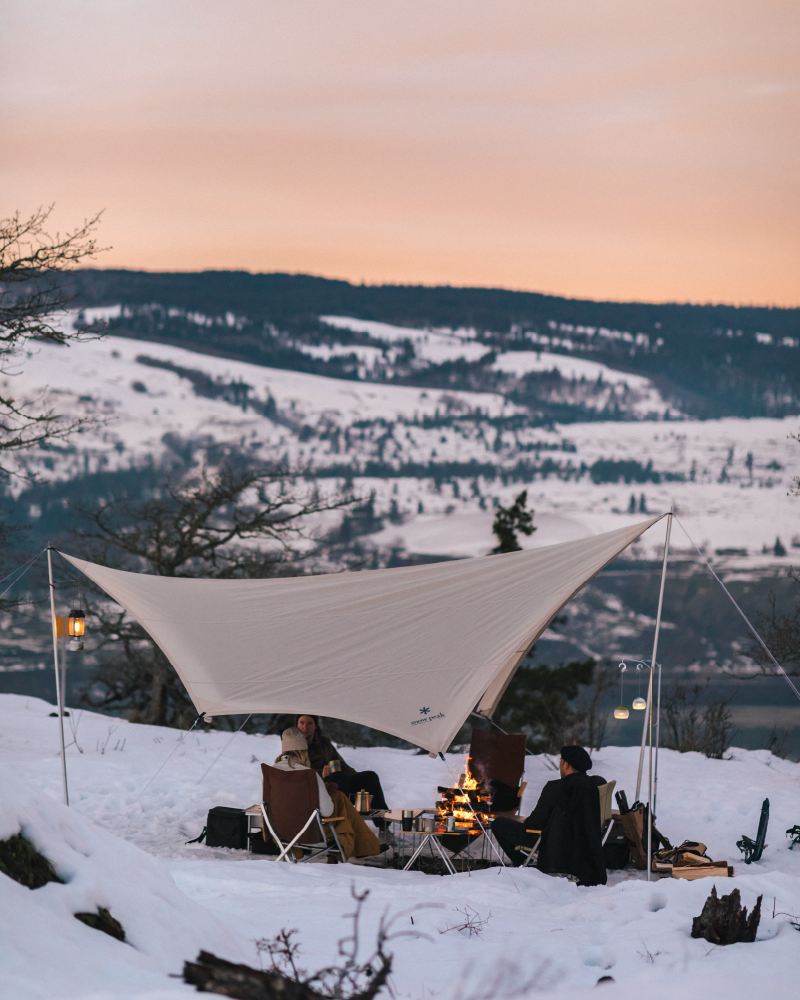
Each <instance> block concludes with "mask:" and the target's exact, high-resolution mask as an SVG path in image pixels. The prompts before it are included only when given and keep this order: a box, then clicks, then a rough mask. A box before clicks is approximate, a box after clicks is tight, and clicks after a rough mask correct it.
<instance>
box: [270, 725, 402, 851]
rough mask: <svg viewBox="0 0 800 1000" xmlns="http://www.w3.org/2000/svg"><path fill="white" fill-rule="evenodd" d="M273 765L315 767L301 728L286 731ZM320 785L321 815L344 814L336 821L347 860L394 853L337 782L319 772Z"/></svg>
mask: <svg viewBox="0 0 800 1000" xmlns="http://www.w3.org/2000/svg"><path fill="white" fill-rule="evenodd" d="M272 766H273V767H277V768H280V769H281V770H282V771H292V770H295V769H297V768H300V769H302V770H306V769H308V770H311V769H312V768H311V761H310V760H309V757H308V744H307V743H306V739H305V737H304V736H303V734H302V733H301V732H300V730H299V729H295V728H291V729H285V730H284V731H283V733H282V735H281V753H280V756H279V757H276V759H275V763H274V764H273V765H272ZM317 785H318V790H319V811H320V814H321V815H322V816H342V817H343V819H342V820H340V821H339V822H338V823H337V824H336V835H337V836H338V838H339V843H340V844H341V845H342V850H343V851H344V852H345V855H346V856H347V859H348V860H349V859H350V858H351V857H353V858H368V857H369V858H371V857H375V856H381V858H382V860H384V861H385V860H388V859H389V857H390V854H391V852H389V849H388V845H386V844H383V845H382V844H379V843H378V838H377V837H376V836H375V834H374V833H372V832H370V829H369V827H368V826H367V824H366V823H365V822H364V819H363V817H362V816H361V814H360V813H358V812H357V811H356V810H355V808H354V807H353V804H352V802H351V801H350V799H348V798H347V796H346V795H345V794H344V793H343V792H341V791H339V790H338V789H336V786H335V785H329V786H326V785H325V782H324V781H323V780H322V778H321V777H320V776H319V775H317ZM329 860H332V861H333V860H335V859H329Z"/></svg>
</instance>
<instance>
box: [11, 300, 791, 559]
mask: <svg viewBox="0 0 800 1000" xmlns="http://www.w3.org/2000/svg"><path fill="white" fill-rule="evenodd" d="M333 319H335V317H327V320H328V321H332V320H333ZM339 319H341V322H344V321H345V319H344V318H339ZM337 322H338V320H337ZM348 322H349V320H348ZM354 322H355V321H354ZM360 322H361V325H362V326H363V327H364V328H365V329H366V328H367V327H369V330H371V331H372V332H373V333H375V334H377V333H380V332H381V331H380V330H379V329H378V327H381V328H382V327H383V326H385V325H386V324H375V323H368V322H367V321H360ZM392 329H394V330H402V329H404V328H399V327H395V328H392ZM405 332H408V331H405ZM418 332H419V333H420V334H422V333H424V331H418ZM426 335H428V334H426ZM433 335H434V334H433V332H431V333H430V336H433ZM435 336H441V337H445V339H447V337H450V339H451V340H453V338H455V339H456V340H459V339H463V341H464V342H465V343H466V344H467V345H469V343H470V340H469V337H468V336H467V335H466V334H463V336H462V334H458V335H457V334H452V335H446V334H439V333H436V334H435ZM473 346H474V345H473ZM365 350H366V348H365ZM369 350H375V349H373V348H369ZM141 355H145V356H147V357H150V358H154V359H157V360H159V361H162V362H169V363H171V364H174V365H176V366H178V367H181V368H186V369H193V370H199V371H201V372H204V373H206V374H207V375H208V376H210V377H211V378H212V379H219V380H221V381H222V382H224V383H231V382H237V381H243V382H245V383H246V384H248V385H250V386H252V391H251V399H253V400H256V401H259V402H260V403H262V404H264V403H266V401H267V400H268V399H269V398H270V397H271V398H272V399H273V400H274V401H275V404H276V407H277V414H276V416H275V419H274V420H273V419H270V418H268V417H266V416H264V415H263V414H262V413H260V412H255V411H254V409H253V407H252V406H251V407H250V408H248V409H247V410H246V411H243V409H242V408H241V406H235V405H233V404H232V403H231V402H226V401H225V400H224V399H222V398H217V399H209V398H204V397H201V396H197V395H195V393H194V391H193V388H192V385H191V383H190V382H189V381H187V380H186V379H185V378H181V377H179V375H178V374H176V373H175V372H172V371H168V370H164V369H159V368H153V367H150V366H147V365H143V364H141V363H139V362H137V360H136V359H137V357H139V356H141ZM528 356H529V357H538V359H539V361H537V364H539V363H540V364H542V365H544V366H548V365H551V364H557V365H559V366H562V367H561V368H560V370H562V372H563V373H565V375H568V376H569V377H570V378H571V375H570V373H571V372H574V373H575V374H576V375H577V373H578V371H579V369H578V368H576V367H575V366H576V365H578V366H580V365H583V366H586V365H588V366H590V368H591V371H590V369H586V372H588V373H590V374H592V373H594V372H595V369H597V370H599V369H600V368H603V372H602V374H603V379H604V382H605V383H607V384H608V385H609V386H617V387H619V386H620V385H623V384H625V383H626V382H627V383H628V384H629V385H630V386H632V387H633V388H634V389H635V391H636V392H637V393H640V398H639V401H638V402H637V403H636V404H635V405H636V407H639V408H640V409H641V408H644V409H645V410H647V411H648V412H650V410H651V409H657V407H656V402H657V401H656V402H654V401H653V399H651V395H650V394H652V392H653V391H654V390H651V389H647V387H646V386H644V387H643V386H641V385H639V384H638V383H636V385H635V386H634V382H635V379H634V377H632V376H629V375H627V374H626V373H622V372H614V371H613V370H611V369H606V368H604V366H599V365H596V364H595V363H594V362H589V361H585V360H583V359H571V358H568V357H565V356H561V355H547V354H545V353H542V354H539V355H536V354H535V352H516V353H513V354H511V353H510V354H508V355H501V357H500V358H499V359H498V363H500V362H503V363H505V361H503V359H508V361H509V363H523V362H524V358H525V357H528ZM520 357H522V358H523V362H519V359H520ZM580 370H581V371H583V369H580ZM592 377H595V376H594V375H593V374H592ZM587 380H588V375H587ZM2 381H3V382H4V384H3V386H2V387H1V388H2V389H3V390H4V391H9V392H13V393H15V394H18V395H25V396H27V397H28V398H36V397H38V396H40V395H41V394H42V393H46V394H47V395H46V396H45V401H47V402H49V404H50V405H52V406H53V407H54V408H55V409H56V410H58V411H59V412H66V413H75V414H78V413H82V414H85V413H93V414H95V415H97V416H98V417H101V418H102V419H103V420H104V421H105V422H104V423H103V424H102V425H101V426H100V427H99V428H97V429H95V430H94V431H87V432H86V433H84V434H82V435H80V437H76V438H75V440H74V447H73V448H71V449H70V448H65V449H63V450H52V451H48V452H41V453H38V454H37V453H33V454H32V458H31V464H32V468H33V469H34V470H35V471H36V472H38V473H39V474H40V475H41V476H42V477H43V478H69V477H73V476H76V475H79V474H83V473H84V472H85V471H91V472H93V471H96V470H98V469H109V470H113V469H118V468H127V467H128V466H129V465H130V464H131V463H132V462H134V463H136V462H142V461H143V460H145V459H146V458H147V456H152V457H153V458H154V459H155V460H158V459H159V458H160V457H161V456H163V455H164V454H166V453H167V452H168V451H169V440H170V438H169V435H178V436H180V437H182V438H202V437H204V436H209V437H212V438H214V439H215V440H217V441H227V442H231V443H235V444H237V445H238V446H240V447H254V448H256V449H261V450H260V451H257V453H258V454H262V455H272V454H278V455H284V454H285V455H287V456H288V457H289V458H290V460H292V461H294V462H297V463H302V464H305V463H311V464H312V465H314V466H315V467H317V468H321V469H324V468H326V467H331V466H335V467H338V468H350V469H353V478H354V483H355V486H356V489H357V490H358V491H359V492H360V493H362V494H363V495H365V496H368V495H369V493H370V492H371V491H372V490H374V491H375V494H376V511H377V512H378V513H386V512H388V509H389V505H390V503H391V501H392V500H395V501H396V503H397V505H398V510H399V513H400V520H401V521H402V523H401V524H390V525H386V526H385V527H384V529H383V531H382V533H381V534H380V535H379V536H377V538H376V539H375V540H376V541H377V542H378V543H379V544H381V545H391V544H398V545H401V546H404V547H405V548H406V549H407V550H408V551H410V552H415V553H423V554H424V553H432V554H441V555H481V554H484V553H486V552H487V551H489V549H490V548H491V547H492V545H493V544H494V539H493V537H492V535H491V530H490V529H491V519H492V517H491V512H492V510H493V509H494V507H495V506H496V504H498V503H502V504H504V505H507V504H508V503H510V502H512V501H513V499H514V497H515V496H516V495H517V494H518V493H519V492H520V491H521V490H522V489H524V488H527V490H528V497H529V503H530V505H531V506H533V507H534V508H535V510H536V518H537V520H536V523H537V525H538V530H537V532H536V533H535V534H534V535H533V536H532V537H531V538H530V539H525V538H523V539H522V544H523V545H525V546H528V545H532V546H536V545H543V544H551V543H553V542H555V541H561V540H565V539H566V538H567V537H580V536H579V535H575V534H574V531H577V530H578V526H580V530H581V532H582V533H583V534H592V533H596V532H601V531H608V530H611V529H612V528H616V527H619V526H621V525H622V524H624V523H625V522H626V518H629V519H630V520H635V519H640V518H641V514H640V512H639V511H638V506H639V503H640V498H641V495H642V494H644V495H645V503H646V509H647V511H651V512H659V511H666V510H668V509H669V508H670V505H673V504H674V505H675V509H676V511H677V512H678V514H679V516H680V518H681V520H682V521H683V522H684V523H685V525H686V527H687V530H688V531H689V533H690V534H691V536H692V537H693V538H694V539H695V541H696V542H697V543H698V544H699V545H701V546H704V547H705V549H706V552H707V553H708V554H709V555H711V556H712V558H714V557H715V556H714V553H715V550H717V549H746V550H747V555H746V556H743V557H740V556H725V557H722V558H724V560H725V564H726V565H727V566H730V567H732V568H736V569H739V570H742V569H744V570H749V569H755V568H757V567H770V568H775V567H779V566H780V567H785V566H786V565H787V564H788V563H789V562H790V560H791V554H792V551H793V550H792V549H791V544H792V542H793V541H794V540H796V542H797V543H798V544H800V535H798V530H797V527H796V524H797V500H796V499H795V498H793V497H792V496H790V495H787V494H788V491H789V489H790V488H791V484H792V477H794V476H796V475H798V473H800V446H798V444H797V442H796V441H795V440H793V439H792V437H791V436H792V435H793V434H795V433H796V432H797V430H798V421H797V418H794V417H788V418H785V419H768V418H753V419H750V420H744V419H739V418H725V419H722V420H707V421H698V420H680V421H672V420H670V421H666V420H639V421H635V420H629V421H615V422H603V421H595V422H588V423H575V424H569V425H563V426H554V427H522V428H519V429H503V428H498V427H497V426H494V425H492V424H491V423H490V420H489V418H495V417H499V416H511V415H513V414H515V413H518V412H521V411H520V409H519V408H518V407H516V406H514V405H512V404H510V403H508V402H506V400H505V399H504V398H503V397H502V396H501V395H499V394H497V393H481V392H449V391H448V392H443V391H441V390H424V389H420V388H414V387H410V386H397V385H387V384H381V383H378V382H358V381H348V380H338V379H332V378H326V377H322V376H317V375H309V374H304V373H300V372H293V371H283V370H276V369H270V368H264V367H260V366H257V365H251V364H246V363H244V362H237V361H231V360H228V359H225V358H217V357H211V356H208V355H203V354H197V353H194V352H192V351H188V350H184V349H181V348H176V347H169V346H166V345H162V344H155V343H148V342H143V341H137V340H131V339H127V338H123V337H113V338H112V337H109V338H107V339H105V340H100V341H91V342H88V343H82V344H75V345H73V346H71V347H59V346H56V345H52V344H41V345H37V346H36V348H35V350H34V351H33V353H32V355H31V356H30V357H29V358H27V359H25V360H24V365H23V366H22V371H21V373H20V374H19V375H16V376H13V377H7V378H5V379H4V380H2ZM135 384H136V385H137V388H138V390H140V391H137V388H134V385H135ZM142 389H144V391H141V390H142ZM659 405H660V404H659ZM478 411H480V414H481V415H482V416H480V417H478V416H477V414H478ZM437 414H438V415H441V416H445V415H449V416H450V417H457V416H458V415H459V414H465V415H469V416H470V419H469V420H464V421H463V422H458V421H456V422H455V423H453V422H452V421H451V423H450V425H449V426H442V425H441V421H440V422H438V423H437V422H436V421H429V422H428V424H427V425H425V424H424V422H423V418H425V417H436V415H437ZM370 421H371V422H372V423H370ZM365 422H366V424H367V425H366V426H365ZM331 429H333V430H336V431H338V435H337V434H332V433H331ZM309 432H310V433H309ZM748 455H752V456H753V462H752V470H750V469H748V466H747V456H748ZM547 458H551V459H552V460H553V461H554V462H555V463H558V465H559V466H560V468H561V472H560V473H559V472H551V473H549V474H548V476H547V478H543V477H542V475H541V474H537V476H536V478H535V479H534V480H533V482H528V483H524V482H521V481H520V480H519V479H518V478H517V479H514V478H511V479H507V480H506V482H505V483H504V482H503V481H502V478H501V475H500V474H502V473H503V471H506V472H512V471H513V470H515V469H516V468H517V467H518V466H519V464H520V463H525V462H528V463H531V464H533V465H536V464H539V465H541V463H543V462H544V461H545V460H546V459H547ZM598 459H611V460H615V461H623V460H626V461H627V460H633V461H636V462H640V463H641V464H642V465H646V464H647V463H648V462H651V463H652V467H653V469H654V470H656V471H657V472H659V473H660V474H661V476H662V481H661V482H660V483H659V484H657V485H656V484H654V483H651V482H647V483H642V484H637V483H635V482H633V483H630V484H627V485H626V484H625V483H614V484H608V483H594V482H593V481H592V479H591V476H590V475H589V474H588V472H586V471H585V470H586V469H588V468H591V466H592V465H593V464H594V463H595V462H596V461H597V460H598ZM370 461H381V462H383V463H384V464H385V465H390V466H392V467H393V468H394V469H396V470H397V471H402V467H403V465H404V464H406V463H416V464H418V465H421V466H423V467H424V468H425V467H427V466H428V465H429V463H433V464H434V465H436V464H439V465H441V464H442V463H447V462H450V463H452V462H459V463H464V464H465V465H467V466H468V463H470V462H475V463H478V464H480V465H483V466H484V467H491V468H494V469H495V470H497V473H498V474H496V475H494V476H493V477H492V476H490V477H488V478H487V477H486V476H485V475H470V476H465V477H462V479H461V480H460V482H458V483H452V482H450V483H435V482H434V481H433V480H432V478H429V477H426V478H410V477H402V478H400V477H398V478H391V479H390V478H367V477H365V476H363V475H358V472H359V470H362V471H363V470H365V469H366V464H367V463H368V462H370ZM581 465H583V467H584V472H583V474H582V475H581V476H580V477H578V475H577V473H578V470H579V469H580V467H581ZM668 478H669V480H670V481H667V479H668ZM22 483H23V480H21V479H17V480H14V481H13V482H12V486H11V488H12V489H17V490H18V489H21V488H22ZM323 485H324V483H323ZM332 485H335V481H334V482H333V483H332ZM456 486H457V487H458V495H457V496H456ZM632 495H633V496H634V498H635V501H636V505H637V512H636V513H635V514H634V515H633V516H632V517H630V516H629V514H628V509H629V503H630V498H631V496H632ZM420 504H422V508H423V509H422V512H419V505H420ZM31 517H36V511H35V510H32V511H31ZM565 531H566V532H567V534H566V535H565V534H564V532H565ZM777 536H779V537H780V538H781V541H782V543H783V545H784V546H785V547H786V548H787V549H788V550H789V552H790V556H789V557H785V558H783V559H781V558H779V557H775V556H774V555H773V551H772V550H773V547H774V544H775V539H776V537H777ZM674 544H675V545H676V546H677V548H678V549H681V550H683V551H684V552H687V551H689V550H690V548H691V546H690V544H689V542H688V541H687V540H686V538H685V537H684V536H683V534H682V533H681V531H680V529H677V530H676V534H675V542H674ZM659 545H660V536H658V533H657V532H651V533H649V534H648V535H647V536H645V538H644V539H642V543H641V546H640V548H639V549H638V553H639V554H640V555H641V556H642V557H647V558H652V557H654V556H656V555H658V547H659Z"/></svg>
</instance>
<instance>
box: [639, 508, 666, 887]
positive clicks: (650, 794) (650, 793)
mask: <svg viewBox="0 0 800 1000" xmlns="http://www.w3.org/2000/svg"><path fill="white" fill-rule="evenodd" d="M671 528H672V510H671V509H670V512H669V514H668V515H667V534H666V538H665V539H664V561H663V563H662V566H661V587H660V589H659V592H658V611H657V612H656V630H655V635H654V636H653V656H652V659H651V660H650V683H649V684H648V686H647V711H646V713H645V720H644V725H643V726H642V747H641V750H640V752H639V774H638V776H637V779H636V799H637V800H638V798H639V791H640V787H641V782H642V766H643V764H644V741H645V735H646V734H649V743H650V752H649V754H648V761H647V881H648V882H649V881H650V880H651V878H652V872H651V869H652V867H653V805H654V801H655V794H654V773H653V675H654V673H655V669H656V657H657V655H658V634H659V632H660V630H661V609H662V607H663V604H664V585H665V583H666V580H667V559H668V557H669V536H670V530H671ZM657 710H658V713H659V714H658V717H657V719H656V767H658V726H659V722H660V713H661V669H660V668H659V671H658V709H657Z"/></svg>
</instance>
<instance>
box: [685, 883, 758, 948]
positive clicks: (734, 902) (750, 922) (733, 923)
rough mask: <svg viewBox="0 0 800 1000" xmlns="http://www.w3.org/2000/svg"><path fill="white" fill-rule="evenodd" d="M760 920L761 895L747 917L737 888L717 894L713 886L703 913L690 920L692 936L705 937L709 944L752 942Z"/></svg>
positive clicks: (745, 908)
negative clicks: (728, 892) (724, 893)
mask: <svg viewBox="0 0 800 1000" xmlns="http://www.w3.org/2000/svg"><path fill="white" fill-rule="evenodd" d="M760 920H761V896H759V897H758V899H757V900H756V905H755V906H754V907H753V912H752V913H751V914H750V916H749V917H748V915H747V907H744V906H742V902H741V897H740V896H739V890H738V889H734V890H733V892H732V893H730V895H728V896H722V897H720V898H718V897H717V887H716V886H712V887H711V895H710V896H709V897H708V899H707V900H706V901H705V904H704V905H703V911H702V913H701V914H700V916H699V917H695V918H694V920H693V921H692V937H693V938H705V940H706V941H710V942H711V943H712V944H736V943H737V942H738V941H747V942H752V941H755V939H756V931H757V930H758V924H759V921H760Z"/></svg>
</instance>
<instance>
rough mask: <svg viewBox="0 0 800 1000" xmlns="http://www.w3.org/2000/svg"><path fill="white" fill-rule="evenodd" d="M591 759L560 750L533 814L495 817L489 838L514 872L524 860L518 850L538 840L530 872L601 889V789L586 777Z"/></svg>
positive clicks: (603, 874) (580, 749) (603, 869)
mask: <svg viewBox="0 0 800 1000" xmlns="http://www.w3.org/2000/svg"><path fill="white" fill-rule="evenodd" d="M591 766H592V758H591V757H590V756H589V754H588V753H587V752H586V751H585V750H584V749H583V747H578V746H567V747H562V748H561V760H560V761H559V768H558V769H559V772H560V774H561V777H560V778H559V779H557V780H555V781H548V782H547V784H546V785H545V786H544V788H543V789H542V792H541V795H540V796H539V801H538V802H537V803H536V808H535V809H534V810H533V812H532V813H531V814H530V816H528V817H527V818H526V819H524V820H522V821H520V820H519V819H517V818H516V817H514V818H511V817H507V816H500V817H498V818H497V819H496V820H494V822H493V823H492V827H491V829H492V833H493V834H494V836H495V839H496V840H497V842H498V844H499V845H500V846H501V847H502V848H503V851H504V852H505V853H506V855H507V856H508V857H509V858H510V859H511V861H512V863H513V864H514V866H518V865H521V864H523V862H524V861H525V858H526V856H525V855H524V854H522V853H521V852H520V851H519V850H518V848H519V847H520V846H523V847H526V848H531V847H534V846H535V845H536V841H537V840H538V839H539V834H538V833H526V832H525V831H526V830H539V831H541V835H542V840H541V843H540V845H539V856H538V860H537V862H536V867H537V868H538V869H539V870H540V871H543V872H546V873H547V874H550V875H573V876H575V877H576V878H577V879H578V884H579V885H605V883H606V865H605V860H604V858H603V846H602V836H601V831H600V797H599V795H598V794H597V788H599V786H600V785H604V784H605V783H606V781H605V778H601V777H600V776H599V775H594V776H593V777H589V775H588V774H587V773H586V772H587V771H588V770H589V769H590V768H591Z"/></svg>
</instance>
